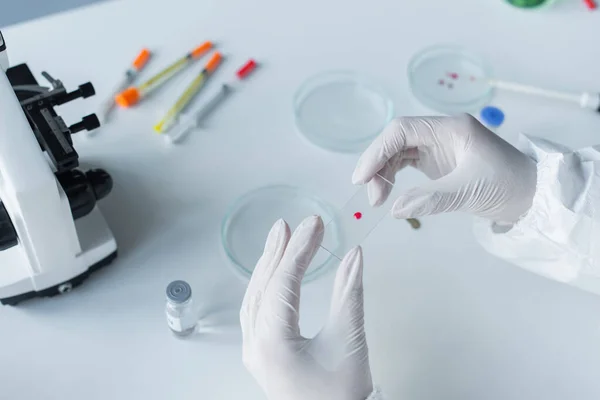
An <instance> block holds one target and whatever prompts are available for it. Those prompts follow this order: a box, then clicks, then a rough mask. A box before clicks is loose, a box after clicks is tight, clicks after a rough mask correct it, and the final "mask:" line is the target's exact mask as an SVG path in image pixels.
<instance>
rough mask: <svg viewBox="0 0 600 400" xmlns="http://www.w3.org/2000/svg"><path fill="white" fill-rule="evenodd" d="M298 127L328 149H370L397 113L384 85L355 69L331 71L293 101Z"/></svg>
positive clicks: (311, 81) (306, 84)
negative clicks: (374, 140)
mask: <svg viewBox="0 0 600 400" xmlns="http://www.w3.org/2000/svg"><path fill="white" fill-rule="evenodd" d="M293 103H294V104H293V105H294V116H295V122H296V128H297V129H298V131H299V132H300V133H301V134H302V135H304V136H305V137H306V138H307V139H308V140H309V141H311V142H312V143H314V144H316V145H317V146H319V147H322V148H324V149H327V150H331V151H335V152H340V153H358V152H361V151H363V150H364V149H366V148H367V147H368V146H369V144H371V142H372V141H373V139H374V138H375V137H377V135H379V133H381V131H382V130H383V128H384V127H385V126H386V125H387V123H388V122H390V121H391V119H392V118H393V115H394V106H393V103H392V101H391V100H390V98H389V97H388V96H387V95H386V94H385V91H384V89H383V87H382V86H381V85H380V84H379V83H378V82H376V81H374V80H373V79H370V78H368V77H366V76H363V75H361V74H359V73H356V72H352V71H330V72H324V73H321V74H318V75H315V76H313V77H311V78H309V79H308V80H307V81H306V82H304V83H303V84H302V86H300V88H299V89H298V91H297V92H296V94H295V96H294V100H293Z"/></svg>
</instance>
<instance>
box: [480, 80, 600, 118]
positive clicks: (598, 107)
mask: <svg viewBox="0 0 600 400" xmlns="http://www.w3.org/2000/svg"><path fill="white" fill-rule="evenodd" d="M488 83H489V84H490V86H492V87H494V88H497V89H502V90H509V91H511V92H518V93H524V94H530V95H533V96H540V97H546V98H549V99H555V100H563V101H568V102H571V103H577V104H579V106H580V107H581V108H589V109H592V110H594V111H597V112H600V93H590V92H586V93H581V94H577V93H569V92H560V91H556V90H548V89H542V88H538V87H535V86H528V85H522V84H520V83H514V82H505V81H500V80H496V79H490V80H489V81H488Z"/></svg>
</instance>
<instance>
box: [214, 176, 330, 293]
mask: <svg viewBox="0 0 600 400" xmlns="http://www.w3.org/2000/svg"><path fill="white" fill-rule="evenodd" d="M311 215H320V216H321V218H322V219H323V221H324V222H327V221H332V220H333V218H334V217H333V216H334V215H335V211H334V209H333V208H331V207H330V206H329V205H328V204H327V203H325V202H324V201H322V200H321V199H319V198H318V197H316V196H314V195H312V194H311V193H308V192H306V191H304V190H302V189H298V188H296V187H292V186H284V185H280V186H268V187H263V188H260V189H256V190H254V191H251V192H249V193H247V194H245V195H244V196H242V197H240V198H239V199H238V200H236V201H235V202H234V203H233V204H232V205H231V206H230V208H229V210H228V212H227V214H226V216H225V218H224V219H223V223H222V226H221V240H222V242H223V248H224V250H225V253H226V254H227V257H228V258H229V261H230V262H231V264H232V265H233V266H234V267H235V268H236V271H237V272H239V273H241V275H242V276H244V277H246V278H250V276H251V275H252V272H253V271H254V267H255V265H256V262H257V261H258V259H259V258H260V256H261V255H262V253H263V250H264V246H265V241H266V239H267V235H268V233H269V231H270V230H271V227H272V226H273V224H274V223H275V222H276V221H277V220H278V219H279V218H283V219H284V220H285V221H286V222H287V223H288V224H289V225H290V228H291V229H292V231H293V230H294V229H295V228H296V227H297V226H298V225H299V224H300V222H302V220H304V219H305V218H306V217H309V216H311ZM325 235H326V236H327V240H328V242H329V241H333V242H334V243H335V242H336V240H337V239H336V238H337V236H338V234H337V229H336V226H335V222H333V223H332V222H330V223H329V224H328V228H327V230H326V232H325ZM334 260H335V258H334V257H333V256H332V255H331V254H329V253H327V252H325V251H318V252H317V254H316V255H315V258H314V259H313V262H312V263H311V265H310V266H309V267H308V269H307V271H306V274H305V278H304V281H303V282H309V281H311V280H313V279H315V278H317V277H318V276H320V275H322V274H323V273H324V272H326V271H327V270H328V268H327V267H329V266H330V265H333V264H334V262H333V261H334Z"/></svg>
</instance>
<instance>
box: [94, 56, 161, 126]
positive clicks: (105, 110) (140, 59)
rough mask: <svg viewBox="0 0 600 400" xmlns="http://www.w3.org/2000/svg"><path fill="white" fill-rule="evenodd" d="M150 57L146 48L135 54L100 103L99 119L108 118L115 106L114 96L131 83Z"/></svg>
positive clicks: (103, 120) (104, 119)
mask: <svg viewBox="0 0 600 400" xmlns="http://www.w3.org/2000/svg"><path fill="white" fill-rule="evenodd" d="M149 59H150V51H149V50H148V49H142V51H140V53H139V54H138V55H137V57H136V58H135V60H133V63H132V65H131V67H130V68H128V69H127V71H125V74H124V76H123V77H122V78H121V80H120V81H119V82H118V83H117V85H116V86H115V88H114V89H113V90H112V91H111V92H110V97H109V98H108V99H106V100H105V101H104V103H102V106H101V108H100V120H101V121H102V122H105V121H106V120H107V119H108V116H109V114H110V113H111V111H112V110H113V109H114V107H115V96H116V95H117V94H119V93H120V92H121V91H123V90H125V89H127V88H128V87H129V86H130V85H132V84H133V82H134V81H135V78H136V77H137V76H138V75H139V73H140V71H141V70H142V69H143V68H144V67H145V66H146V64H147V63H148V60H149Z"/></svg>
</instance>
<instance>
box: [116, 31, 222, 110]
mask: <svg viewBox="0 0 600 400" xmlns="http://www.w3.org/2000/svg"><path fill="white" fill-rule="evenodd" d="M211 48H212V43H211V42H204V43H202V44H201V45H200V46H198V47H196V48H195V49H194V50H192V51H190V52H189V53H187V54H186V55H185V56H183V57H181V58H180V59H179V60H177V61H175V62H174V63H173V64H171V65H169V66H168V67H167V68H165V69H163V70H162V71H161V72H159V73H158V74H156V75H154V76H153V77H152V78H150V79H148V80H147V81H146V82H144V83H142V84H141V85H140V86H138V87H133V86H132V87H129V88H127V89H125V90H124V91H122V92H121V93H119V94H118V95H117V96H115V102H116V103H117V104H118V105H120V106H121V107H131V106H133V105H135V104H137V103H138V102H139V101H140V100H142V99H143V98H144V97H145V96H146V95H147V94H148V93H150V92H151V91H153V90H154V89H156V88H158V87H159V86H161V85H162V84H163V83H165V82H167V81H168V80H169V79H171V78H172V77H173V76H175V75H176V74H177V73H178V72H180V71H181V70H183V69H184V68H185V67H187V66H188V65H189V64H191V63H192V62H193V61H194V60H196V59H198V58H200V57H201V56H203V55H204V54H206V52H208V51H209V50H210V49H211Z"/></svg>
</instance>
